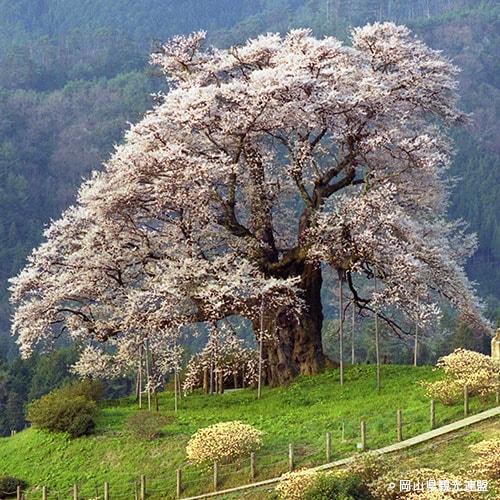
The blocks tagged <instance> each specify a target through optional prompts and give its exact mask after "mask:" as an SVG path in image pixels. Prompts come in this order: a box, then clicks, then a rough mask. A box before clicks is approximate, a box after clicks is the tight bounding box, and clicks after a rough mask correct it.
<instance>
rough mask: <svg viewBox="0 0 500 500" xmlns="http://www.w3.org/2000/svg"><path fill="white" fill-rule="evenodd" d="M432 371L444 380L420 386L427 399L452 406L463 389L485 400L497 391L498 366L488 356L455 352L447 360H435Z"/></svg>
mask: <svg viewBox="0 0 500 500" xmlns="http://www.w3.org/2000/svg"><path fill="white" fill-rule="evenodd" d="M436 367H437V368H438V369H442V370H443V372H444V374H445V380H439V381H437V382H423V383H422V385H423V386H424V387H425V388H426V393H427V396H429V397H430V398H433V399H437V400H438V401H441V402H442V403H443V404H453V403H454V402H456V400H457V399H458V398H459V397H460V395H461V393H462V391H463V388H464V386H465V385H467V386H468V388H469V394H470V395H471V396H474V395H480V396H482V397H486V396H488V395H489V394H495V393H496V392H497V391H500V363H499V362H498V361H497V360H494V359H493V358H491V357H490V356H486V355H484V354H481V353H479V352H475V351H468V350H466V349H455V351H453V352H452V353H451V354H449V355H448V356H444V357H442V358H439V360H438V362H437V364H436Z"/></svg>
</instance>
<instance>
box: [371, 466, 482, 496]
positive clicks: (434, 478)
mask: <svg viewBox="0 0 500 500" xmlns="http://www.w3.org/2000/svg"><path fill="white" fill-rule="evenodd" d="M465 482H466V479H465V478H462V477H460V476H457V475H455V474H452V473H449V472H445V471H443V470H438V469H427V468H421V469H414V470H410V471H407V472H404V473H401V472H395V471H392V472H389V473H387V474H385V475H383V476H381V477H379V478H378V479H376V480H375V481H373V482H372V483H371V484H370V485H369V489H370V492H371V493H372V495H373V497H374V498H377V499H378V500H434V499H435V500H439V499H453V500H479V499H481V498H484V497H483V496H482V495H481V494H480V493H478V492H475V491H466V490H465V488H464V485H465Z"/></svg>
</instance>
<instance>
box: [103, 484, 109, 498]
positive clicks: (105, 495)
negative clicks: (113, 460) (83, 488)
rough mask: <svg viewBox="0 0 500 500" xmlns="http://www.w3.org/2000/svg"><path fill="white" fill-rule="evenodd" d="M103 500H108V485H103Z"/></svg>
mask: <svg viewBox="0 0 500 500" xmlns="http://www.w3.org/2000/svg"><path fill="white" fill-rule="evenodd" d="M104 500H109V483H108V482H107V481H106V482H105V483H104Z"/></svg>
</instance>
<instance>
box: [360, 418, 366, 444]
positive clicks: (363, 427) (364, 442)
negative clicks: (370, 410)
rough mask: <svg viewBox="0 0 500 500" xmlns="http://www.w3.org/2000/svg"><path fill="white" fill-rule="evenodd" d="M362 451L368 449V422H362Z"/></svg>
mask: <svg viewBox="0 0 500 500" xmlns="http://www.w3.org/2000/svg"><path fill="white" fill-rule="evenodd" d="M361 451H366V422H365V421H364V420H363V421H362V422H361Z"/></svg>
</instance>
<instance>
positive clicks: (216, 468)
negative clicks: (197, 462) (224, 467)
mask: <svg viewBox="0 0 500 500" xmlns="http://www.w3.org/2000/svg"><path fill="white" fill-rule="evenodd" d="M218 487H219V464H218V463H217V462H214V491H217V488H218Z"/></svg>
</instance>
